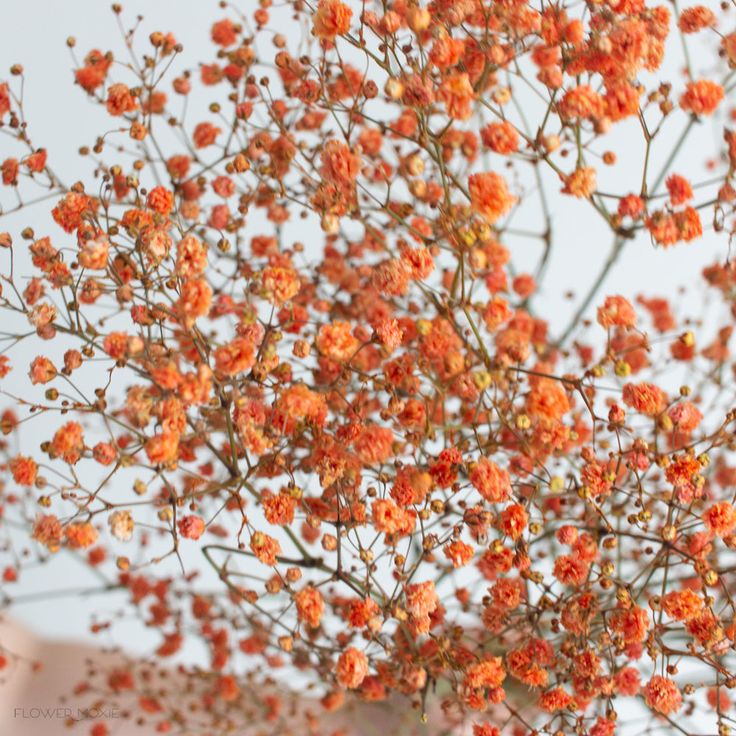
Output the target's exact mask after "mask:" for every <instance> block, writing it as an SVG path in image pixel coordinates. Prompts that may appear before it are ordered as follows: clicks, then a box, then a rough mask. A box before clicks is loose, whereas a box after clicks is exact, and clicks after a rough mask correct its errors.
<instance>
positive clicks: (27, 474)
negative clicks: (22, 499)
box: [9, 455, 38, 486]
mask: <svg viewBox="0 0 736 736" xmlns="http://www.w3.org/2000/svg"><path fill="white" fill-rule="evenodd" d="M9 464H10V472H11V473H12V474H13V480H14V481H15V482H16V483H17V484H18V485H21V486H32V485H33V484H34V483H35V482H36V477H37V476H38V465H36V461H35V460H34V459H33V458H31V457H26V456H25V455H16V457H14V458H13V459H12V460H11V461H10V463H9Z"/></svg>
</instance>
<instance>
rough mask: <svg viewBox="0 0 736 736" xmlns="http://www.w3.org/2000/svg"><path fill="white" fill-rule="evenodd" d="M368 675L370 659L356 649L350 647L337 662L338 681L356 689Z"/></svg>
mask: <svg viewBox="0 0 736 736" xmlns="http://www.w3.org/2000/svg"><path fill="white" fill-rule="evenodd" d="M367 675H368V658H367V657H366V656H365V654H363V652H361V651H360V650H359V649H356V648H355V647H348V648H347V649H346V650H345V651H344V652H343V653H342V654H341V655H340V657H339V659H338V660H337V681H338V682H339V683H340V684H341V685H342V686H343V687H346V688H349V689H355V688H356V687H359V686H360V683H361V682H363V680H364V679H365V678H366V676H367Z"/></svg>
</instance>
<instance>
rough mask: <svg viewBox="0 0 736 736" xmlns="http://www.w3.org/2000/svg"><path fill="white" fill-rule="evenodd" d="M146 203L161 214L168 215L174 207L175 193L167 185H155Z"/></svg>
mask: <svg viewBox="0 0 736 736" xmlns="http://www.w3.org/2000/svg"><path fill="white" fill-rule="evenodd" d="M146 205H147V206H148V207H149V208H150V209H152V210H153V211H154V212H158V213H159V215H164V216H166V215H168V214H169V213H170V212H171V210H173V209H174V194H173V192H172V191H171V190H170V189H167V188H166V187H161V186H159V187H154V188H153V189H151V191H150V192H149V193H148V197H147V198H146Z"/></svg>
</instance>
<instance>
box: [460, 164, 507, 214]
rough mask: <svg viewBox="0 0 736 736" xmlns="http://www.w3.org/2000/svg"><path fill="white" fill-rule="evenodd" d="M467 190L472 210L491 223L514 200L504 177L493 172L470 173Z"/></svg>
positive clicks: (505, 210)
mask: <svg viewBox="0 0 736 736" xmlns="http://www.w3.org/2000/svg"><path fill="white" fill-rule="evenodd" d="M468 190H469V192H470V205H471V207H472V209H473V211H475V212H477V213H478V214H479V215H481V216H482V217H484V218H485V219H486V220H487V221H488V223H489V224H491V225H492V224H493V223H494V222H496V220H498V219H499V218H500V217H502V216H503V215H505V214H506V213H507V212H508V211H509V210H510V209H511V207H512V205H513V204H514V202H515V201H516V200H515V197H513V196H511V195H510V194H509V191H508V189H507V188H506V181H505V180H504V178H503V177H502V176H501V175H500V174H496V173H494V172H487V173H484V174H473V175H471V176H470V177H469V178H468Z"/></svg>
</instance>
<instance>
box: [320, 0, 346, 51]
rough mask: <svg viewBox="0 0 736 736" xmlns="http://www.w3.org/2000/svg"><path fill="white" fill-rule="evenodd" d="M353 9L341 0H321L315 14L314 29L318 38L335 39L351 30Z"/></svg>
mask: <svg viewBox="0 0 736 736" xmlns="http://www.w3.org/2000/svg"><path fill="white" fill-rule="evenodd" d="M352 17H353V11H352V10H351V9H350V8H349V7H348V6H347V5H345V4H344V3H342V2H340V0H320V1H319V5H318V6H317V12H316V13H315V14H314V19H313V24H312V30H313V32H314V35H315V36H317V38H321V39H322V40H324V41H334V40H335V37H336V36H342V35H343V34H344V33H347V32H348V31H349V30H350V19H351V18H352Z"/></svg>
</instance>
